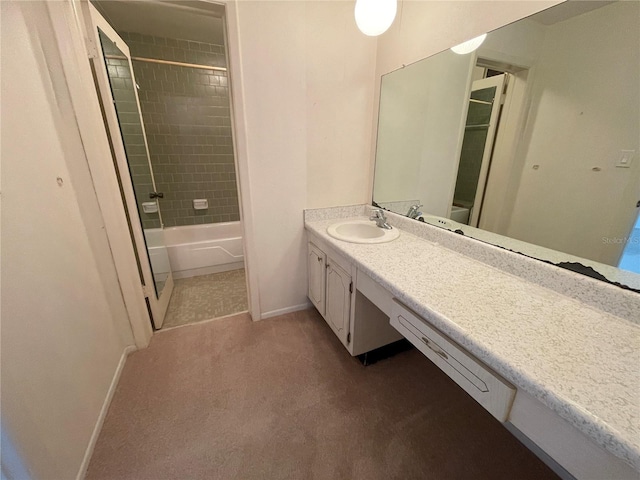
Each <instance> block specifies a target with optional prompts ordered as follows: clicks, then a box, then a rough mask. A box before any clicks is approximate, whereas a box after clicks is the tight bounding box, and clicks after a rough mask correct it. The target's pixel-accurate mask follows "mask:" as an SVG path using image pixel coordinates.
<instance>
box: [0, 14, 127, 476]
mask: <svg viewBox="0 0 640 480" xmlns="http://www.w3.org/2000/svg"><path fill="white" fill-rule="evenodd" d="M58 5H60V8H70V7H69V5H68V4H62V3H60V4H58ZM1 8H2V10H1V14H2V18H1V20H2V46H3V49H2V110H1V111H2V150H1V155H2V169H3V176H2V197H3V200H2V210H3V211H2V214H3V215H2V217H3V218H2V220H3V225H2V226H3V228H2V262H1V269H2V280H3V282H2V284H3V285H2V288H3V290H2V340H1V345H2V367H1V368H2V428H3V432H6V433H7V434H8V435H9V437H10V438H11V440H12V442H13V443H14V444H15V446H16V448H17V450H18V453H19V454H20V455H21V456H22V458H23V459H24V461H25V463H26V465H27V467H28V468H29V471H30V475H31V476H32V478H74V477H75V476H76V475H77V474H78V471H79V469H80V466H81V463H82V461H83V457H84V455H85V451H86V449H87V446H88V445H89V441H90V438H91V435H92V433H93V430H94V427H95V426H96V423H97V422H98V419H99V415H100V412H101V409H102V407H103V403H104V401H105V397H106V396H107V391H108V389H109V386H110V384H111V381H112V379H113V377H114V373H115V372H116V370H117V366H118V364H119V361H120V360H121V356H122V354H123V351H124V350H125V347H127V346H128V345H132V344H133V338H132V334H131V329H130V327H129V325H128V320H127V316H126V310H125V308H124V303H123V300H122V298H121V296H120V292H119V289H118V285H117V283H115V284H114V283H113V282H111V280H112V276H111V274H112V273H113V271H112V272H111V273H110V272H107V271H106V270H105V265H107V264H106V263H105V258H107V257H109V256H110V252H109V249H108V246H107V247H105V245H107V243H106V236H105V234H104V231H103V229H102V228H101V227H100V220H99V219H100V211H99V208H98V204H97V199H96V197H95V192H94V193H93V196H91V191H92V189H91V188H90V186H91V180H90V176H89V171H88V167H87V164H86V160H85V159H84V158H83V157H82V149H81V148H80V150H78V149H77V148H76V147H78V146H80V145H81V143H80V139H79V137H78V136H76V137H75V138H72V137H71V136H70V135H69V131H70V130H69V128H68V127H69V126H73V125H74V122H75V119H74V118H73V117H66V116H64V115H63V114H62V111H63V108H64V106H63V105H62V104H61V103H59V102H58V99H59V98H61V97H59V95H60V94H61V92H60V91H59V90H58V89H59V88H60V84H59V83H57V81H56V80H54V79H53V76H55V75H59V74H60V71H59V70H58V67H57V65H56V62H55V60H54V59H53V58H50V57H49V58H46V59H45V56H44V51H46V50H47V49H48V48H49V47H50V46H51V39H50V38H49V37H48V34H50V33H51V27H50V25H49V24H48V23H47V22H46V21H42V19H43V17H42V15H41V13H42V12H43V11H44V6H43V4H40V3H33V2H2V4H1ZM25 12H26V13H25ZM25 15H26V18H25ZM7 47H9V48H7ZM78 153H79V155H78ZM83 165H84V167H83ZM97 248H98V250H96V249H97ZM107 266H108V265H107ZM113 268H114V267H113V265H111V269H112V270H113ZM118 299H119V300H118Z"/></svg>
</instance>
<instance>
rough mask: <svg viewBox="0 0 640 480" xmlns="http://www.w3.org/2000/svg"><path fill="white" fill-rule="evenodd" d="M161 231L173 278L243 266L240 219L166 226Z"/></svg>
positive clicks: (224, 270)
mask: <svg viewBox="0 0 640 480" xmlns="http://www.w3.org/2000/svg"><path fill="white" fill-rule="evenodd" d="M163 233H164V241H165V245H166V248H167V253H168V254H169V262H170V264H171V270H172V272H173V278H186V277H195V276H197V275H207V274H209V273H218V272H226V271H228V270H235V269H238V268H243V267H244V253H243V249H242V225H241V223H240V222H228V223H211V224H206V225H192V226H185V227H170V228H165V229H164V231H163Z"/></svg>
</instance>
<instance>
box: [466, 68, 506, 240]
mask: <svg viewBox="0 0 640 480" xmlns="http://www.w3.org/2000/svg"><path fill="white" fill-rule="evenodd" d="M506 77H507V74H506V73H503V74H501V75H496V76H493V77H487V78H483V79H481V80H476V81H475V82H473V83H472V85H471V93H470V94H469V97H471V94H472V93H473V92H474V91H476V90H483V89H485V88H491V87H495V89H496V93H495V96H494V97H493V105H492V107H491V116H490V119H489V128H488V129H487V138H486V140H485V144H484V151H483V152H482V162H481V164H480V174H479V176H478V184H477V185H476V194H475V198H474V199H473V207H471V212H470V215H469V226H471V227H476V228H477V227H478V223H479V221H480V215H481V213H482V203H483V201H484V192H485V188H486V185H487V178H488V176H489V168H490V166H491V156H492V155H493V147H494V141H495V138H496V132H497V130H498V120H499V118H500V108H501V105H502V100H503V98H504V85H505V83H506ZM469 101H471V100H469Z"/></svg>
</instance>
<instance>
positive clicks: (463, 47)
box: [451, 33, 487, 55]
mask: <svg viewBox="0 0 640 480" xmlns="http://www.w3.org/2000/svg"><path fill="white" fill-rule="evenodd" d="M485 38H487V34H486V33H483V34H482V35H479V36H477V37H476V38H472V39H471V40H467V41H466V42H463V43H461V44H460V45H456V46H455V47H451V51H452V52H453V53H457V54H458V55H466V54H468V53H471V52H474V51H476V50H477V49H478V48H480V45H482V42H484V39H485Z"/></svg>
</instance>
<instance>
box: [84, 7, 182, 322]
mask: <svg viewBox="0 0 640 480" xmlns="http://www.w3.org/2000/svg"><path fill="white" fill-rule="evenodd" d="M89 9H90V15H91V24H92V25H91V30H92V33H91V35H92V38H93V39H94V41H95V44H96V48H97V53H98V54H97V56H96V57H95V58H93V59H92V60H93V65H94V68H95V81H96V84H97V85H96V87H97V90H98V95H99V96H100V98H101V100H102V104H103V107H104V117H105V118H104V120H105V123H106V125H105V127H106V128H107V130H108V132H109V138H110V139H111V144H112V146H113V153H114V157H115V160H116V162H115V167H116V168H117V169H118V176H119V178H120V183H121V186H122V197H123V202H124V204H125V205H124V206H125V208H126V209H127V213H128V218H129V224H130V226H131V234H132V239H131V240H132V242H133V246H134V248H135V249H136V252H137V259H138V265H139V269H140V272H141V274H142V278H141V282H142V288H143V292H144V296H145V299H146V302H147V306H148V309H149V313H150V315H151V319H152V322H153V325H154V327H155V328H156V329H159V328H161V327H162V324H163V322H164V318H165V315H166V312H167V308H168V306H169V299H170V297H171V294H172V292H173V275H172V273H171V272H169V275H168V277H167V279H166V282H165V285H164V287H163V289H162V292H161V294H160V296H159V297H158V296H157V293H156V287H155V281H154V277H153V270H152V268H151V262H150V259H149V254H148V250H147V244H146V240H145V237H144V229H143V227H142V223H141V220H140V215H139V212H138V204H137V202H136V196H135V192H134V188H133V182H132V179H131V175H130V173H129V162H128V159H127V155H126V150H125V147H124V141H123V138H122V135H121V132H120V123H119V121H118V115H117V112H116V110H115V104H114V100H113V95H112V92H111V84H110V81H109V75H108V73H107V69H106V65H105V62H104V55H103V53H102V47H101V42H100V35H99V30H100V31H102V33H104V34H105V35H106V36H107V37H108V38H109V39H110V40H111V41H112V42H113V43H114V44H115V45H116V46H117V48H119V49H120V50H121V51H122V52H123V53H124V54H125V56H126V57H127V61H128V63H129V69H130V70H131V77H132V80H133V83H134V86H135V84H136V83H135V75H134V72H133V64H132V63H131V54H130V52H129V47H128V46H127V44H126V43H125V42H124V40H122V39H121V38H120V36H119V35H118V34H117V33H116V31H115V30H114V29H113V27H111V25H109V23H108V22H107V21H106V20H105V19H104V17H103V16H102V15H101V14H100V13H99V12H98V11H97V10H96V8H95V7H94V6H93V5H89ZM134 91H135V87H134ZM135 96H136V103H137V104H138V112H139V114H140V123H141V126H142V132H143V137H144V142H145V148H146V149H147V159H148V160H149V161H150V158H149V149H148V146H147V140H146V133H145V130H144V121H143V119H142V110H141V108H140V99H139V98H138V92H137V91H135ZM149 167H150V169H151V168H152V167H151V165H149ZM151 172H152V173H151V176H152V178H153V170H152V169H151ZM156 202H157V199H156ZM158 210H159V208H158ZM161 228H162V226H161Z"/></svg>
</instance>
